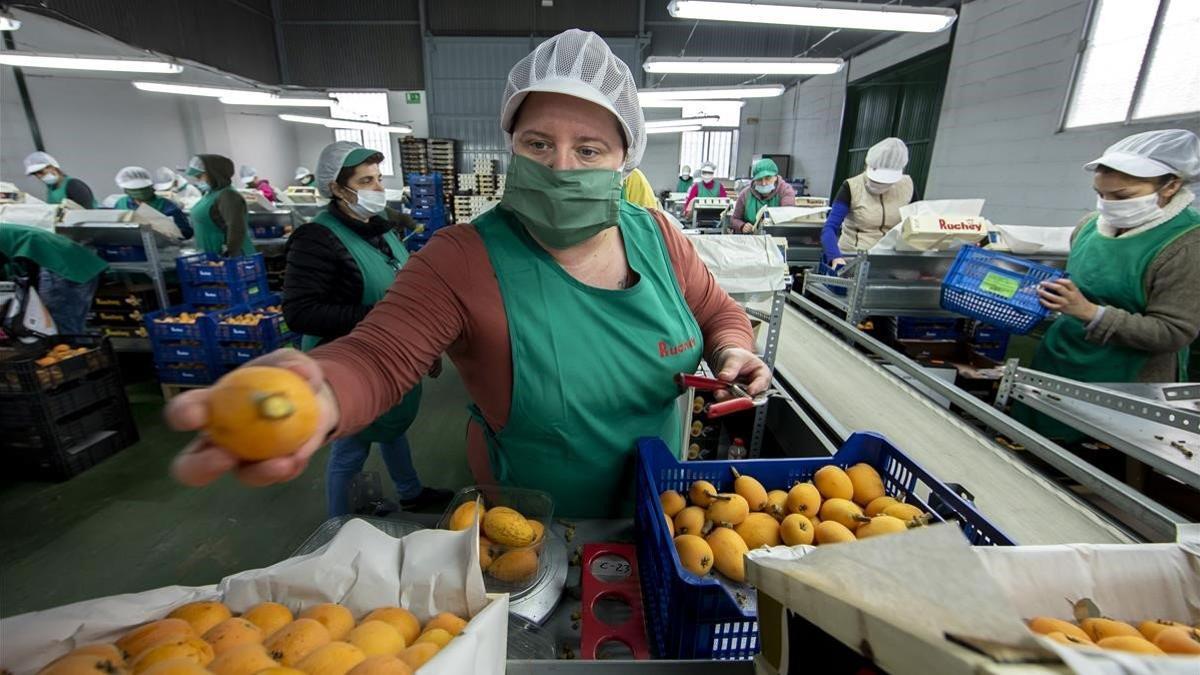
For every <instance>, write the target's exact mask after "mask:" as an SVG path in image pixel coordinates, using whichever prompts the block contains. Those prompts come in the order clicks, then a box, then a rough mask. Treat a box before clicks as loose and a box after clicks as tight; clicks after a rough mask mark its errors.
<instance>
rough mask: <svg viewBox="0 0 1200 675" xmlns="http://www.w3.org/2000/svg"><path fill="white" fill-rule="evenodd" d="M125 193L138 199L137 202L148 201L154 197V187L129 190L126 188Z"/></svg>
mask: <svg viewBox="0 0 1200 675" xmlns="http://www.w3.org/2000/svg"><path fill="white" fill-rule="evenodd" d="M125 194H127V195H129V196H130V197H131V198H133V199H136V200H138V201H139V202H148V201H152V200H153V199H154V188H153V187H144V188H134V189H131V190H126V191H125Z"/></svg>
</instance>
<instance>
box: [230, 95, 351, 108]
mask: <svg viewBox="0 0 1200 675" xmlns="http://www.w3.org/2000/svg"><path fill="white" fill-rule="evenodd" d="M220 101H221V103H224V104H225V105H266V106H276V107H280V106H282V107H288V108H332V107H333V106H335V105H337V101H335V100H334V99H331V98H285V97H283V96H276V95H275V94H239V95H237V96H222V97H221V98H220Z"/></svg>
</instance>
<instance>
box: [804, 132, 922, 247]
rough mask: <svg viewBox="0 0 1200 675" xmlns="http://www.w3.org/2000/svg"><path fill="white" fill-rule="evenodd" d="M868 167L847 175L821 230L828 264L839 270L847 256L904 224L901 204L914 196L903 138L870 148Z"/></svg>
mask: <svg viewBox="0 0 1200 675" xmlns="http://www.w3.org/2000/svg"><path fill="white" fill-rule="evenodd" d="M866 164H867V168H866V170H865V171H863V172H862V173H860V174H858V175H857V176H853V177H851V178H847V179H846V182H844V183H842V187H841V189H840V190H838V193H837V195H836V196H835V197H834V198H833V203H832V204H830V207H831V208H830V210H829V216H828V217H827V218H826V220H825V227H824V229H822V230H821V247H822V249H823V250H824V254H825V261H826V264H827V265H829V266H830V267H832V268H834V269H836V268H838V267H841V266H843V265H845V264H846V256H852V255H855V254H856V253H858V252H859V251H865V250H867V249H869V248H871V247H872V246H874V245H875V243H876V242H878V241H879V240H880V239H882V238H883V235H885V234H887V233H888V230H890V229H892V228H893V227H895V226H896V225H897V224H899V223H900V207H901V206H904V205H905V204H908V203H909V202H911V201H912V198H913V182H912V178H910V177H909V176H907V175H905V174H904V168H905V167H906V166H908V146H906V145H904V141H902V140H900V139H899V138H885V139H883V140H882V141H879V142H878V143H876V144H875V145H872V146H871V149H870V150H867V159H866Z"/></svg>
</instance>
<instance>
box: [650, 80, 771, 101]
mask: <svg viewBox="0 0 1200 675" xmlns="http://www.w3.org/2000/svg"><path fill="white" fill-rule="evenodd" d="M782 93H783V85H782V84H765V85H757V86H752V87H719V88H713V87H671V88H662V89H642V90H641V91H639V92H638V100H639V101H641V102H642V105H643V106H644V105H645V104H646V102H659V101H711V100H716V99H727V98H728V99H741V98H770V97H772V96H779V95H780V94H782Z"/></svg>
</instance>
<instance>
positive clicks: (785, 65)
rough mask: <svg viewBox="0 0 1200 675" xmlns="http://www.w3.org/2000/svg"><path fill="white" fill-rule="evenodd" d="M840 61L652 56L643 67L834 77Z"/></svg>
mask: <svg viewBox="0 0 1200 675" xmlns="http://www.w3.org/2000/svg"><path fill="white" fill-rule="evenodd" d="M843 65H845V61H842V60H841V59H755V58H744V59H739V58H713V57H707V56H698V57H678V58H677V57H673V56H651V57H650V58H648V59H646V62H645V63H643V64H642V70H645V71H646V72H647V73H680V74H686V75H832V74H833V73H836V72H838V71H839V70H841V69H842V66H843Z"/></svg>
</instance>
